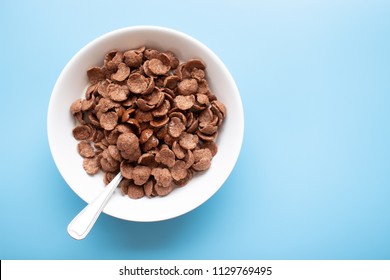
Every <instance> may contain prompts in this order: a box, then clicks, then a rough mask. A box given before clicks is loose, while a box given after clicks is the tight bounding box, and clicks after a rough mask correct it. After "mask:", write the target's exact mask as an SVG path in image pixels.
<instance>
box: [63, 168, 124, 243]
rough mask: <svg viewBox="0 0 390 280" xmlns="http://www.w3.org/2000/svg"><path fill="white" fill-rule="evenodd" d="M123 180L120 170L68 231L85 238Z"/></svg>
mask: <svg viewBox="0 0 390 280" xmlns="http://www.w3.org/2000/svg"><path fill="white" fill-rule="evenodd" d="M121 180H122V175H121V173H120V172H119V173H118V175H116V176H115V178H114V179H113V180H112V181H111V182H110V183H109V184H108V185H107V186H106V187H105V188H104V190H103V191H102V192H101V193H100V194H99V196H98V197H96V198H95V200H94V201H92V202H91V203H90V204H88V205H87V206H86V207H85V208H84V209H83V210H82V211H81V212H80V213H79V214H78V215H77V216H76V217H75V218H74V219H73V220H72V221H71V222H70V224H69V225H68V233H69V235H70V236H72V237H73V238H74V239H77V240H81V239H84V238H85V237H86V236H87V234H88V233H89V231H90V230H91V228H92V227H93V225H94V224H95V222H96V220H97V218H98V217H99V215H100V213H101V212H102V210H103V208H104V206H106V204H107V202H108V200H109V199H110V197H111V195H112V194H113V193H114V190H115V189H116V187H117V186H118V184H119V183H120V181H121Z"/></svg>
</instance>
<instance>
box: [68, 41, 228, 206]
mask: <svg viewBox="0 0 390 280" xmlns="http://www.w3.org/2000/svg"><path fill="white" fill-rule="evenodd" d="M205 69H206V66H205V64H204V63H203V62H202V61H201V60H199V59H191V60H188V61H186V62H184V63H180V61H179V60H178V58H177V57H176V56H175V54H174V53H172V52H171V51H165V52H161V51H158V50H154V49H149V48H146V47H140V48H138V49H131V50H127V51H124V52H122V51H117V50H113V51H110V52H109V53H107V54H106V55H105V57H104V65H103V66H102V67H92V68H90V69H89V70H88V71H87V75H88V79H89V82H90V85H89V87H88V89H87V91H86V93H85V98H80V99H77V100H75V101H74V102H73V104H72V105H71V108H70V110H71V113H72V115H73V116H74V117H75V119H76V120H77V125H76V126H75V127H74V129H73V131H72V133H73V137H74V138H75V139H76V140H78V141H79V142H78V145H77V150H78V152H79V154H80V155H81V156H82V157H83V158H84V160H83V167H84V169H85V171H86V172H87V173H88V174H89V175H94V174H96V173H98V172H99V170H102V171H103V172H104V183H105V184H108V183H109V182H110V181H111V180H112V179H113V178H114V177H115V175H116V174H117V173H118V172H119V171H120V172H121V173H122V176H123V177H124V179H123V180H122V182H121V183H120V185H119V186H120V188H121V191H122V193H123V194H124V195H128V196H129V197H130V198H133V199H138V198H141V197H143V196H145V195H146V196H147V197H149V198H151V197H154V196H165V195H167V194H169V193H170V192H172V190H173V189H174V188H175V187H183V186H184V185H186V184H187V183H188V181H189V180H190V179H191V178H192V177H193V173H194V172H201V171H205V170H207V169H208V168H209V167H210V165H211V160H212V157H213V156H215V154H216V153H217V145H216V143H215V139H216V137H217V134H218V129H219V127H220V126H221V124H222V122H223V120H224V118H225V116H226V107H225V106H224V104H222V103H221V102H220V101H218V100H217V98H216V96H215V95H214V94H213V93H212V92H211V91H210V89H209V86H208V83H207V80H206V73H205Z"/></svg>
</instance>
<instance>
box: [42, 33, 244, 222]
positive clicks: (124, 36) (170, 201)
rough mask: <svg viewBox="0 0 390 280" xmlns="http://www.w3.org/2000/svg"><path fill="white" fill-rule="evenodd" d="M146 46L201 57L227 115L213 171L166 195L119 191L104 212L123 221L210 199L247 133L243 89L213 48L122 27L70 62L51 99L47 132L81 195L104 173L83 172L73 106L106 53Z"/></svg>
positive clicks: (87, 196) (168, 214)
mask: <svg viewBox="0 0 390 280" xmlns="http://www.w3.org/2000/svg"><path fill="white" fill-rule="evenodd" d="M142 45H146V46H147V47H150V48H156V49H160V50H171V51H173V52H174V53H175V54H176V55H177V57H178V58H179V59H180V60H182V61H185V60H188V59H191V58H200V59H202V60H203V61H204V62H205V64H206V73H207V80H208V82H209V86H210V88H211V90H212V91H213V93H214V94H215V95H216V96H217V98H218V99H219V100H220V101H222V102H223V103H224V104H225V106H226V108H227V117H226V119H225V120H224V123H223V125H222V127H221V129H220V132H219V136H218V138H217V144H218V153H217V155H216V156H215V157H214V158H213V160H212V164H211V167H210V169H209V170H207V171H206V172H204V173H203V174H199V176H194V178H193V179H192V180H190V182H189V183H188V184H187V185H186V186H185V187H183V188H177V189H175V190H174V191H173V192H172V193H170V194H169V195H167V196H165V197H155V198H152V199H149V198H146V197H145V198H141V199H138V200H133V199H130V198H128V197H127V196H122V194H121V193H120V191H119V190H117V191H116V192H115V193H114V195H113V196H112V198H111V199H110V201H109V202H108V204H107V205H106V207H105V208H104V211H103V212H104V213H106V214H108V215H111V216H114V217H117V218H121V219H124V220H129V221H142V222H151V221H160V220H166V219H170V218H174V217H177V216H179V215H182V214H184V213H187V212H189V211H191V210H192V209H195V208H196V207H198V206H199V205H201V204H202V203H204V202H205V201H206V200H208V199H209V198H210V197H211V196H212V195H213V194H214V193H215V192H216V191H217V190H218V189H219V188H220V187H221V186H222V185H223V183H224V182H225V180H226V179H227V178H228V176H229V174H230V173H231V171H232V169H233V167H234V165H235V163H236V161H237V158H238V155H239V153H240V149H241V144H242V139H243V133H244V113H243V108H242V102H241V99H240V94H239V92H238V89H237V86H236V84H235V82H234V80H233V78H232V76H231V74H230V73H229V71H228V69H227V68H226V67H225V65H224V64H223V62H222V61H221V60H220V59H219V58H218V57H217V56H216V55H215V54H214V53H213V52H212V51H211V50H210V49H209V48H207V47H206V46H205V45H204V44H202V43H200V42H199V41H197V40H196V39H194V38H192V37H190V36H188V35H186V34H184V33H181V32H178V31H175V30H172V29H167V28H162V27H154V26H137V27H128V28H123V29H119V30H115V31H113V32H110V33H107V34H105V35H103V36H101V37H99V38H97V39H95V40H93V41H92V42H90V43H89V44H87V45H86V46H85V47H83V48H82V49H81V50H80V51H79V52H78V53H77V54H76V55H75V56H74V57H73V58H72V59H71V60H70V61H69V63H68V64H67V65H66V66H65V68H64V69H63V71H62V73H61V75H60V76H59V78H58V80H57V82H56V84H55V86H54V89H53V92H52V95H51V99H50V103H49V109H48V116H47V131H48V138H49V145H50V149H51V153H52V155H53V158H54V161H55V163H56V165H57V168H58V169H59V171H60V173H61V175H62V176H63V178H64V179H65V181H66V182H67V184H68V185H69V186H70V187H71V188H72V190H73V191H74V192H75V193H76V194H77V195H78V196H80V197H81V198H82V199H83V200H84V201H85V202H87V203H90V202H91V201H92V200H93V199H94V198H95V197H96V196H97V195H98V194H99V193H100V192H101V191H102V190H103V188H104V184H103V180H102V176H103V175H102V174H101V172H100V173H99V174H96V175H95V176H89V175H87V174H86V173H85V171H84V169H83V167H82V158H81V156H80V155H79V154H78V152H77V150H76V146H77V141H76V140H75V139H74V138H73V136H72V129H73V127H74V126H75V121H74V119H73V117H72V116H71V114H70V111H69V108H70V105H71V104H72V102H73V101H74V100H75V99H77V98H80V97H81V96H83V94H84V93H85V89H86V87H87V84H88V80H87V75H86V71H87V69H88V68H89V67H91V66H100V65H102V64H103V57H104V55H105V54H106V53H107V52H108V51H110V50H112V49H119V50H126V49H131V48H138V47H139V46H142ZM75 211H76V210H75Z"/></svg>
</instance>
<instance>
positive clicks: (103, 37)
mask: <svg viewBox="0 0 390 280" xmlns="http://www.w3.org/2000/svg"><path fill="white" fill-rule="evenodd" d="M131 31H157V32H165V33H171V34H173V35H175V36H179V37H183V38H184V39H185V40H187V41H190V42H191V43H194V44H196V45H198V46H200V47H201V48H202V49H203V50H204V51H206V53H208V54H209V55H210V56H211V57H212V59H213V60H214V61H215V62H216V63H217V64H218V67H219V68H220V69H221V70H222V71H223V75H225V76H227V78H228V79H229V80H230V81H231V82H232V86H233V90H234V91H235V92H236V93H237V96H236V97H238V98H237V99H236V100H235V102H236V103H237V104H236V106H237V109H238V110H239V113H240V114H238V116H236V117H238V118H239V120H238V121H239V123H240V124H241V125H240V131H237V133H238V134H239V135H240V139H239V147H238V151H237V152H236V153H235V157H234V160H233V162H234V164H232V165H231V166H229V169H228V171H227V172H226V174H227V175H226V176H225V178H223V180H222V182H221V184H220V186H218V187H217V188H215V191H214V192H213V193H211V195H210V196H209V197H207V198H206V199H205V200H204V201H202V202H201V203H200V204H198V205H196V206H195V207H193V208H192V209H189V210H187V211H181V212H177V213H176V214H175V215H170V216H169V217H165V218H159V219H139V220H137V219H131V220H129V219H126V218H124V217H121V216H118V215H116V214H115V213H111V212H109V211H105V209H103V211H102V212H103V213H105V214H107V215H110V216H112V217H115V218H119V219H123V220H127V221H136V222H156V221H163V220H168V219H173V218H176V217H178V216H181V215H184V214H186V213H188V212H191V211H192V210H194V209H196V208H198V207H199V206H200V205H202V204H204V203H205V202H206V201H207V200H209V199H210V198H211V197H212V196H214V194H215V193H216V192H217V191H218V190H219V189H220V188H221V187H222V186H223V185H224V183H225V182H226V180H227V179H228V178H229V176H230V174H231V172H232V171H233V169H234V167H235V165H236V163H237V160H238V157H239V155H240V152H241V149H242V143H243V138H244V110H243V104H242V100H241V97H240V92H239V90H238V87H237V84H236V82H235V80H234V78H233V76H232V75H231V73H230V71H229V70H228V69H227V67H226V66H225V64H224V63H223V62H222V60H221V59H220V58H219V57H218V56H217V55H216V54H215V53H214V52H213V51H212V50H211V49H210V48H209V47H207V46H206V45H205V44H203V43H202V42H200V41H199V40H197V39H195V38H194V37H192V36H190V35H188V34H186V33H183V32H181V31H178V30H175V29H172V28H168V27H162V26H154V25H136V26H129V27H123V28H119V29H115V30H112V31H109V32H106V33H104V34H102V35H100V36H98V37H96V38H95V39H93V40H91V41H90V42H88V43H87V44H86V45H84V46H83V47H82V48H81V49H80V50H78V51H77V52H76V53H75V54H74V55H73V56H72V58H71V59H70V60H69V61H68V62H67V63H66V65H65V66H64V67H63V69H62V71H61V72H60V74H59V76H58V77H57V80H56V82H55V85H54V87H53V90H52V92H51V95H50V101H49V106H48V111H47V119H46V125H47V137H48V143H49V147H50V152H51V155H52V158H53V160H54V163H55V165H56V167H57V170H58V171H59V173H60V175H61V177H62V178H63V179H64V181H65V182H66V183H67V185H68V187H69V188H70V189H71V190H72V191H73V192H75V193H76V195H77V196H79V197H80V198H81V199H82V200H83V201H85V202H86V203H90V202H91V201H87V200H86V199H85V198H83V197H82V196H81V195H80V194H79V193H78V192H77V191H76V190H75V189H74V188H73V187H72V186H71V184H70V182H69V181H68V180H67V178H66V176H65V175H64V174H63V172H62V171H61V168H60V166H59V163H58V159H57V157H56V156H55V153H54V152H53V151H54V143H53V141H54V139H53V137H52V136H51V135H52V134H51V132H50V131H51V129H50V128H51V127H52V125H53V124H52V118H50V116H51V115H52V114H53V113H54V110H55V108H53V106H54V105H53V104H54V100H55V98H56V96H55V92H58V91H59V89H60V82H61V80H62V79H63V76H64V75H65V73H67V72H68V71H69V68H71V67H72V65H73V64H74V63H75V61H77V60H78V59H79V57H82V56H83V55H84V53H85V52H88V51H89V49H91V48H92V47H93V46H94V45H98V44H99V43H100V42H103V41H105V40H107V39H108V38H110V37H112V36H117V35H119V34H120V33H127V32H131Z"/></svg>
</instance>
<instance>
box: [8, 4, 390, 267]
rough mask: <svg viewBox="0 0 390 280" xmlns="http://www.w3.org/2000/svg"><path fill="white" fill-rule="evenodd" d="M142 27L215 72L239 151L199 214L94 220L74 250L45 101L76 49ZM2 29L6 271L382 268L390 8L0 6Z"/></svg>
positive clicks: (70, 205) (389, 198) (389, 190)
mask: <svg viewBox="0 0 390 280" xmlns="http://www.w3.org/2000/svg"><path fill="white" fill-rule="evenodd" d="M55 2H58V3H55ZM130 2H131V4H130ZM178 3H180V4H178ZM145 24H147V25H161V26H165V27H171V28H174V29H177V30H179V31H182V32H185V33H188V34H189V35H191V36H193V37H195V38H197V39H199V40H200V41H202V42H203V43H205V44H206V45H208V46H209V47H210V48H211V49H212V50H214V51H215V53H217V55H219V56H220V58H221V59H222V60H223V61H224V62H225V64H226V65H227V67H228V68H229V69H230V71H231V73H232V75H233V77H234V78H235V80H236V82H237V85H238V87H239V89H240V92H241V96H242V100H243V104H244V111H245V138H244V143H243V147H242V152H241V155H240V158H239V160H238V162H237V165H236V167H235V169H234V171H233V173H232V174H231V176H230V177H229V179H228V180H227V182H226V183H225V184H224V186H223V187H222V188H221V190H220V191H219V192H218V193H217V194H216V195H215V196H214V197H212V198H211V199H210V200H209V201H208V202H207V203H205V204H204V205H202V206H201V207H199V208H198V209H196V210H194V211H192V212H190V213H188V214H186V215H184V216H181V217H179V218H176V219H173V220H169V221H164V222H158V223H132V222H126V221H122V220H117V219H114V218H112V217H109V216H107V215H103V216H101V217H100V219H99V220H98V222H97V224H96V226H95V228H94V229H93V231H92V232H91V233H90V235H89V236H88V237H87V239H85V240H84V241H82V242H79V241H74V240H73V239H71V238H70V237H69V236H68V234H67V233H66V227H67V224H68V223H69V221H70V220H71V219H72V218H73V217H74V216H75V215H76V213H77V212H78V211H79V210H81V209H82V208H83V207H84V206H85V204H84V202H83V201H82V200H81V199H80V198H78V197H77V196H76V195H75V194H74V193H73V192H72V191H71V189H70V188H69V187H68V186H67V185H66V183H65V182H64V180H63V179H62V177H61V176H60V174H59V172H58V171H57V169H56V166H55V165H54V162H53V160H52V157H51V154H50V151H49V147H48V142H47V135H46V115H47V107H48V102H49V98H50V94H51V90H52V88H53V86H54V83H55V81H56V79H57V77H58V75H59V74H60V72H61V70H62V68H63V67H64V66H65V65H66V63H67V62H68V61H69V59H70V58H71V57H72V56H73V55H74V54H75V53H76V52H77V51H78V50H79V49H80V48H81V47H83V46H84V45H85V44H86V43H88V42H89V41H91V40H92V39H94V38H96V37H97V36H100V35H102V34H104V33H106V32H109V31H111V30H114V29H117V28H121V27H126V26H133V25H145ZM0 31H1V44H0V49H1V54H2V70H1V75H0V81H1V86H2V87H1V99H2V106H1V110H0V114H1V119H2V127H1V128H2V134H1V135H2V137H1V138H0V141H1V147H2V150H1V155H2V157H1V174H2V181H3V182H2V183H1V188H2V192H1V196H0V221H1V228H0V237H1V238H0V258H1V259H74V258H75V259H390V238H389V236H390V217H389V216H390V172H389V171H390V170H389V169H390V148H389V147H390V123H389V120H390V110H389V108H390V37H389V34H390V2H389V1H352V0H351V1H342V0H337V1H333V0H332V1H329V0H327V1H325V0H324V1H305V0H297V1H287V0H286V1H280V0H279V1H243V0H241V1H219V2H218V1H196V2H194V1H181V2H179V1H177V2H176V3H175V2H173V1H146V2H145V1H115V3H114V2H113V3H109V2H107V1H95V0H94V1H62V3H60V2H59V1H25V2H23V1H6V2H5V1H2V2H1V3H0Z"/></svg>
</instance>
